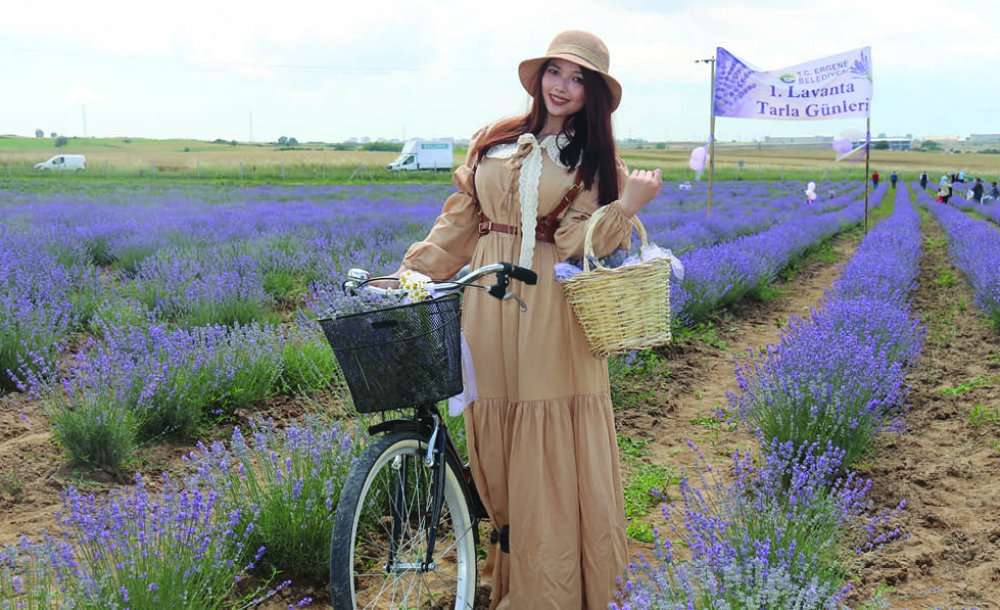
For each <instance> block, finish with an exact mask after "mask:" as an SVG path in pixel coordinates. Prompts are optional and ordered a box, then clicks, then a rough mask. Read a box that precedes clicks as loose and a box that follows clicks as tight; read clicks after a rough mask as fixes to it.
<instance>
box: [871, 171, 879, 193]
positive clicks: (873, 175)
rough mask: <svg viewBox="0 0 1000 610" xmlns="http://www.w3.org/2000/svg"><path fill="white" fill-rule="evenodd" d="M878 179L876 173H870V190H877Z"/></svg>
mask: <svg viewBox="0 0 1000 610" xmlns="http://www.w3.org/2000/svg"><path fill="white" fill-rule="evenodd" d="M878 178H879V176H878V171H874V172H872V188H873V189H877V188H878Z"/></svg>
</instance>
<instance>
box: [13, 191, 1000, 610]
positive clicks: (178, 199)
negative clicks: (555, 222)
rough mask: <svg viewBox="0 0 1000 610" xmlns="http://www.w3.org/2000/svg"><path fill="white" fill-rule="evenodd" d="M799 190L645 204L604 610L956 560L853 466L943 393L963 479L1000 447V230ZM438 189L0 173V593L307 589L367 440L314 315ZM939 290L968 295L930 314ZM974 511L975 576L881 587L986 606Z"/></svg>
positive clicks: (881, 451)
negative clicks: (996, 326)
mask: <svg viewBox="0 0 1000 610" xmlns="http://www.w3.org/2000/svg"><path fill="white" fill-rule="evenodd" d="M803 191H804V184H803V183H801V182H797V181H787V182H749V181H747V182H744V181H739V182H722V183H717V184H716V187H715V202H714V205H713V210H712V214H711V215H710V216H706V214H705V211H704V198H705V186H704V184H703V183H696V184H694V186H693V188H692V189H691V190H681V189H680V188H679V187H678V185H676V184H667V185H665V188H664V190H663V192H662V194H661V195H660V197H659V198H658V199H657V200H655V201H654V202H653V203H652V204H650V206H649V207H648V208H646V210H644V212H643V213H642V214H641V219H642V221H643V223H644V224H645V226H646V228H647V230H648V232H649V240H650V241H651V242H655V243H656V244H658V245H660V246H662V247H664V248H670V249H672V251H673V252H674V253H675V254H676V255H677V256H678V257H679V258H680V260H681V262H682V263H683V265H684V269H685V273H684V277H683V279H679V278H674V280H673V286H671V295H670V299H671V303H670V305H671V307H670V310H671V316H672V320H671V322H672V324H673V326H674V328H675V329H676V331H677V333H676V334H677V335H678V336H680V337H682V340H681V341H679V342H678V343H677V344H676V345H673V346H670V347H668V348H665V349H661V350H656V351H647V352H642V353H638V354H630V355H627V356H624V357H616V358H613V359H612V360H611V362H610V366H611V372H612V379H613V391H614V395H615V401H616V411H617V417H618V426H619V443H620V446H621V448H622V455H623V458H622V459H623V468H624V471H625V474H626V477H627V480H626V513H627V514H628V515H629V518H630V520H631V523H630V526H629V533H630V535H632V538H633V544H634V548H633V549H632V550H633V551H635V552H636V559H635V562H634V563H633V565H632V566H631V567H630V571H629V573H628V574H623V575H622V579H621V590H620V592H619V597H618V600H617V602H616V604H614V606H615V607H618V608H621V609H623V610H624V609H625V608H629V609H647V608H649V609H652V608H664V609H666V608H670V609H673V608H713V609H715V608H718V609H722V608H755V609H757V608H817V609H818V608H842V607H865V608H876V607H897V606H896V605H894V604H896V603H897V602H898V600H899V599H904V598H893V597H892V594H893V591H892V590H891V589H890V588H887V587H888V585H886V583H890V584H891V583H896V585H899V584H900V583H904V582H907V579H905V578H904V579H903V580H899V578H898V570H897V571H896V572H892V569H891V568H887V567H886V565H885V561H886V560H885V559H884V558H885V557H886V556H889V557H895V558H896V563H897V564H899V565H903V566H904V568H905V569H906V570H910V571H909V572H906V571H905V570H904V572H905V573H907V574H910V575H911V576H912V577H913V578H911V579H910V581H911V582H912V581H913V580H914V578H916V577H917V576H918V575H922V576H924V577H926V578H929V579H939V580H940V582H941V583H944V582H945V581H946V580H947V574H948V573H949V572H946V570H952V571H958V570H961V569H963V568H964V567H966V564H965V563H963V562H962V560H961V559H954V558H951V557H952V555H950V554H949V553H950V551H951V550H952V549H953V547H952V546H948V545H947V544H946V543H940V544H941V545H944V550H941V549H940V548H936V547H935V546H934V545H935V544H937V541H936V539H934V540H931V539H930V538H928V539H927V540H929V542H928V544H930V548H931V550H930V551H927V550H926V549H924V548H923V547H921V546H920V545H921V543H923V542H924V541H925V540H924V539H923V538H921V536H923V535H924V534H926V531H925V530H923V529H920V528H921V527H922V526H920V525H919V524H920V523H924V520H925V518H926V514H927V513H925V512H923V511H931V512H933V509H931V508H929V506H932V505H931V504H929V503H927V502H924V501H923V500H921V498H922V496H920V494H919V493H916V492H914V493H916V499H917V506H916V509H914V507H913V506H912V505H909V506H908V503H910V502H911V497H910V496H911V490H910V488H908V487H906V486H900V485H899V484H898V481H899V480H903V479H905V477H902V475H901V474H900V473H901V472H903V467H902V466H900V467H899V470H892V469H891V468H890V466H886V467H885V468H881V467H880V464H883V463H884V464H890V463H892V462H891V461H884V462H883V459H884V458H883V457H882V456H884V455H886V453H887V452H888V453H891V452H892V451H891V450H890V449H887V446H886V443H897V445H895V446H896V447H899V446H901V445H902V446H907V447H909V448H911V449H913V450H914V451H915V450H916V449H919V447H921V446H923V445H922V443H923V442H924V440H923V437H922V436H921V431H920V430H915V429H914V428H913V427H912V426H911V425H910V424H908V422H909V421H910V420H911V419H913V418H917V419H916V420H915V421H919V418H920V417H921V413H923V411H924V410H927V409H931V408H937V405H938V403H939V402H940V401H949V402H947V405H948V408H951V409H953V410H954V413H953V414H952V416H950V417H951V418H952V419H954V420H955V422H957V424H956V425H959V426H969V427H971V429H972V430H973V434H971V436H970V441H969V442H974V443H975V445H974V450H973V449H971V448H969V447H966V448H965V449H966V452H965V453H964V454H963V456H964V458H965V459H967V460H970V462H969V463H970V464H973V466H971V468H973V470H976V469H979V468H987V467H989V466H992V467H994V468H995V467H996V466H997V465H1000V411H998V409H1000V372H998V369H1000V350H997V349H996V336H997V335H996V334H995V333H996V331H995V330H993V329H991V328H990V326H989V318H990V317H992V319H993V320H994V322H995V321H996V320H997V319H998V318H997V316H998V315H1000V314H998V311H1000V305H998V303H1000V283H998V281H1000V280H998V276H997V273H996V269H997V268H998V267H997V266H996V264H995V263H996V257H995V256H994V255H995V254H997V253H1000V228H998V227H997V226H995V225H993V224H991V223H989V222H987V221H985V220H981V219H977V218H973V217H972V216H970V215H969V214H968V213H967V212H963V211H960V210H958V209H955V208H954V207H950V206H940V205H936V204H932V203H930V201H929V200H928V199H927V198H926V194H925V193H918V192H916V191H913V192H911V191H910V189H909V188H908V187H907V186H906V185H905V184H901V185H900V186H899V188H896V189H890V188H889V185H888V184H885V183H883V184H881V185H880V186H879V188H878V189H877V190H876V191H875V192H873V193H872V194H871V204H870V206H871V209H870V213H871V223H870V224H871V230H870V231H869V232H868V233H867V234H863V233H862V231H861V230H860V225H861V223H862V221H863V220H864V218H865V209H864V185H863V184H861V183H853V182H843V183H821V184H820V185H819V187H818V188H817V192H818V193H819V195H820V197H819V199H818V200H817V201H816V202H814V203H812V204H807V203H806V201H805V197H804V195H803ZM450 192H451V188H450V187H447V186H439V185H379V186H372V187H349V186H324V185H313V186H304V187H292V186H260V187H252V188H232V187H219V186H211V187H209V186H204V185H190V186H184V187H171V188H162V187H160V188H153V187H152V186H137V185H136V184H132V185H129V186H127V187H123V188H121V189H116V190H110V191H109V190H106V189H105V190H98V189H95V188H89V187H86V186H84V187H79V188H75V189H72V190H64V191H50V192H29V191H2V190H0V513H2V514H3V517H0V610H7V609H8V608H9V609H14V608H77V607H87V608H140V609H145V608H165V607H176V608H245V607H255V606H261V607H268V608H278V607H285V606H289V607H291V606H298V607H326V606H327V605H328V604H329V601H330V600H329V597H328V593H327V592H326V589H325V587H326V579H327V574H328V572H327V571H328V565H329V559H330V557H329V553H330V549H329V539H330V530H331V527H332V515H333V514H334V513H335V511H336V510H337V506H336V505H337V499H338V496H339V493H340V488H341V485H342V482H343V480H344V477H345V473H346V471H347V468H348V467H349V465H350V463H351V460H352V459H353V458H354V456H355V455H357V453H358V452H359V451H360V450H361V449H363V448H364V446H365V444H366V438H365V435H364V432H363V426H362V425H361V424H362V423H363V422H361V421H360V420H359V418H357V417H356V416H355V415H354V414H353V412H352V410H351V408H350V399H349V396H347V395H346V393H345V390H344V385H343V383H342V382H341V381H340V376H339V372H338V370H337V365H336V363H335V361H334V358H333V354H332V352H331V350H330V348H329V346H328V344H327V343H326V340H325V339H324V337H323V335H322V333H321V331H320V330H319V327H318V325H317V324H316V323H315V319H316V317H317V316H319V315H322V314H324V313H326V312H327V310H328V309H329V308H330V307H331V305H333V304H336V303H337V302H338V299H339V298H340V297H339V296H338V290H339V289H338V286H339V284H340V282H341V281H342V280H343V279H344V278H345V274H346V271H347V270H348V269H349V268H351V267H363V268H366V269H368V270H370V271H372V272H373V273H375V274H380V273H387V272H391V271H393V270H394V269H395V268H396V267H397V266H398V264H399V261H400V259H401V257H402V255H403V253H404V252H405V250H406V248H407V247H408V245H409V244H410V243H412V242H413V241H415V240H417V239H420V238H422V237H423V236H424V235H425V234H426V231H427V230H428V228H429V226H430V225H431V223H432V222H433V221H434V218H435V217H436V215H437V214H438V212H439V211H440V207H441V203H442V202H443V201H444V199H445V198H446V197H447V196H448V194H449V193H450ZM920 209H926V210H929V212H926V211H918V210H920ZM928 227H932V229H931V230H933V231H938V232H940V231H941V230H942V229H943V235H945V236H946V238H947V247H948V251H947V253H945V252H944V250H942V249H941V248H940V247H938V246H940V245H941V244H944V243H945V241H944V238H941V240H940V243H938V242H934V241H931V242H928V241H927V240H928V237H927V235H926V231H928ZM939 227H940V228H939ZM935 239H937V238H935ZM928 243H930V244H931V245H930V247H928V245H927V244H928ZM934 257H937V258H934ZM949 257H950V260H949ZM929 260H933V261H936V262H935V263H934V264H937V265H942V266H948V268H949V269H950V268H952V267H951V266H950V265H952V262H951V261H953V264H954V266H955V267H954V269H956V270H955V271H954V272H953V274H952V277H951V283H947V284H946V283H945V282H944V281H937V276H935V277H933V278H930V279H927V278H925V277H924V276H925V275H927V273H929V272H928V271H927V268H928V265H929V264H930V263H928V261H929ZM942 268H943V267H942ZM935 269H936V267H935ZM941 291H948V292H949V294H958V292H959V291H966V292H967V293H968V294H969V295H974V296H971V297H970V298H969V302H968V303H967V306H966V308H965V309H962V310H961V312H960V314H958V313H953V318H951V319H946V318H945V317H944V316H945V313H944V312H945V309H943V308H944V307H945V306H944V305H939V304H938V301H935V300H934V299H935V298H937V297H934V298H932V297H931V296H930V295H938V294H939V293H940V292H941ZM963 294H964V293H963ZM955 316H959V317H957V318H956V317H955ZM995 323H996V322H995ZM959 324H967V325H969V327H970V328H972V327H974V328H977V329H980V330H978V331H977V332H979V333H981V334H979V335H976V336H979V337H987V338H988V337H991V336H992V337H993V343H992V345H990V344H989V342H988V341H987V342H985V343H984V342H983V341H978V342H972V341H969V342H967V343H962V342H961V340H960V339H957V338H956V336H958V335H959V333H958V332H957V331H955V330H954V328H957V326H956V325H959ZM977 325H979V326H977ZM942 329H943V330H942ZM949 329H952V330H949ZM948 332H951V333H952V334H951V336H946V334H947V333H948ZM990 333H992V335H991V334H990ZM966 334H968V333H966ZM973 343H975V344H976V345H975V347H971V346H972V345H973ZM980 344H982V345H980ZM963 346H964V347H963ZM945 349H947V350H951V351H941V350H945ZM955 349H957V350H958V351H954V350H955ZM963 350H964V351H965V352H967V353H965V354H964V355H963V353H962V352H963ZM970 350H975V351H970ZM938 358H941V362H938ZM965 359H969V363H968V365H966V363H965ZM991 363H992V364H991ZM942 371H945V373H943V374H944V375H945V378H941V375H942ZM931 372H933V374H934V375H935V376H937V377H938V378H939V381H938V382H937V383H938V385H936V386H929V385H928V387H926V388H925V381H924V380H925V379H926V378H928V376H930V375H931ZM970 379H971V380H973V381H970ZM926 384H930V382H929V381H928V382H926ZM942 384H944V385H942ZM963 384H966V385H963ZM973 409H976V410H975V411H974V412H973V411H971V410H973ZM970 413H971V414H970ZM949 421H950V420H949ZM449 425H452V427H453V428H454V430H455V431H456V433H458V434H459V436H460V437H461V420H460V419H456V420H454V421H452V422H450V424H449ZM889 438H891V439H894V440H892V441H887V440H886V439H889ZM908 438H912V439H913V440H910V441H908V440H906V439H908ZM970 447H971V446H970ZM906 455H908V456H910V459H911V463H912V461H915V460H918V459H919V457H917V455H916V454H911V453H907V454H906ZM938 459H940V460H941V461H940V463H931V462H928V464H927V469H932V468H933V467H936V465H935V464H938V465H939V464H943V463H946V462H947V460H949V459H950V457H949V455H948V454H947V453H944V454H942V455H940V456H938ZM940 470H942V471H943V470H944V467H943V466H942V467H941V468H940ZM932 472H935V473H937V472H938V471H937V470H932ZM907 476H909V475H907ZM965 480H966V483H965V484H963V485H964V486H971V485H973V484H975V485H976V486H977V487H978V489H980V490H981V493H984V494H986V495H985V496H981V502H982V506H981V508H982V509H985V508H986V507H987V506H995V507H1000V489H998V488H997V484H996V483H995V482H993V483H992V484H991V483H988V482H986V483H984V482H983V479H982V478H981V477H977V476H972V475H970V477H967V478H966V479H965ZM890 481H895V483H890ZM949 484H952V483H949ZM917 485H919V484H917ZM964 486H963V489H964V488H965V487H964ZM963 497H964V496H963ZM914 510H916V511H918V512H917V514H915V515H912V516H911V513H913V511H914ZM980 512H982V511H980ZM961 514H963V515H964V513H961ZM996 514H1000V513H992V514H980V515H978V516H977V517H975V518H972V519H968V520H966V521H964V523H965V525H964V526H963V527H966V528H970V527H974V528H978V529H975V531H974V532H973V533H970V534H969V535H970V536H978V537H981V538H982V540H983V542H982V544H983V545H984V546H982V547H980V546H976V547H975V548H977V549H980V550H979V551H977V552H978V555H977V556H978V557H979V558H980V560H981V561H982V562H983V564H982V565H986V566H988V567H989V568H990V569H994V570H995V572H990V571H989V570H986V571H983V572H982V576H977V577H976V579H975V580H969V581H968V582H966V583H965V584H966V586H964V587H963V588H956V587H951V588H949V587H948V586H945V585H944V584H941V585H940V586H939V587H938V588H937V589H935V590H933V591H930V589H928V590H927V591H925V592H924V593H922V595H923V597H920V596H919V595H918V593H917V592H915V591H908V592H906V593H905V594H906V595H909V596H910V597H908V598H905V599H908V600H910V601H911V602H912V600H918V601H917V602H912V603H920V604H922V603H925V602H926V603H936V604H941V605H945V604H952V605H955V606H957V605H958V604H969V605H976V606H978V607H983V608H989V607H996V606H991V605H989V604H990V603H992V602H993V601H995V600H997V599H1000V547H997V548H992V547H990V546H989V545H990V544H993V545H994V547H995V546H996V543H995V540H994V542H993V543H990V542H988V540H989V539H990V538H989V536H990V532H991V531H995V532H1000V520H998V519H1000V518H998V517H996ZM940 518H942V519H945V520H946V521H948V522H950V523H953V524H954V526H955V527H959V521H960V519H959V513H954V514H953V513H948V514H947V515H946V516H944V517H940ZM993 528H995V529H993ZM962 531H965V530H962ZM970 531H971V530H970ZM926 535H927V536H931V535H933V534H926ZM903 540H907V542H905V543H904V542H903ZM975 540H976V541H978V540H979V538H976V539H975ZM958 544H960V545H961V544H963V543H961V542H959V543H958ZM964 544H965V546H966V547H967V548H968V547H969V545H970V544H972V543H970V542H968V540H966V542H965V543H964ZM976 544H978V542H977V543H976ZM907 545H908V546H907ZM939 546H940V545H939ZM913 548H917V549H918V551H914V552H912V553H910V552H909V551H908V550H906V549H913ZM900 549H903V550H900ZM935 549H936V550H935ZM934 552H940V556H939V555H934V558H935V561H936V566H937V567H935V568H930V567H928V568H926V569H925V568H920V567H917V566H918V564H917V563H916V562H917V559H918V558H919V557H920V556H921V553H925V554H926V553H934ZM898 553H902V556H901V558H900V557H897V555H894V554H898ZM949 558H951V559H949ZM949 562H950V563H949ZM920 565H923V564H920ZM893 574H895V575H896V576H895V577H894V576H893ZM976 574H979V572H976ZM994 575H995V576H994ZM990 579H994V580H990ZM934 582H938V580H935V581H934ZM990 582H993V583H995V584H993V585H989V583H990ZM989 586H993V587H994V588H993V589H992V591H994V592H996V596H993V595H992V593H991V590H990V588H989ZM977 591H979V593H978V595H979V597H976V595H977V593H976V592H977ZM897 593H898V592H897ZM899 595H903V594H902V593H899ZM900 603H902V602H900ZM900 607H905V606H900ZM921 607H922V606H921Z"/></svg>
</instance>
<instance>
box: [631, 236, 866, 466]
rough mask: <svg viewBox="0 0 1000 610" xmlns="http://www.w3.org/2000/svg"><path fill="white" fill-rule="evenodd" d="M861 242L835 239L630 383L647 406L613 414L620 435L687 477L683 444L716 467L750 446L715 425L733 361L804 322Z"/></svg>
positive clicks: (690, 457)
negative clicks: (773, 289) (658, 369)
mask: <svg viewBox="0 0 1000 610" xmlns="http://www.w3.org/2000/svg"><path fill="white" fill-rule="evenodd" d="M860 240H861V234H860V232H859V231H852V232H850V233H847V234H845V235H843V236H840V237H838V238H835V239H834V240H833V241H832V242H831V245H832V250H833V252H832V256H830V257H829V258H827V260H825V261H824V260H812V261H810V262H808V263H806V264H805V265H804V266H803V268H802V269H801V270H800V271H799V273H797V274H796V275H795V276H794V277H793V278H791V279H790V280H788V281H786V282H779V283H778V284H777V288H778V296H777V297H776V298H774V299H772V300H769V301H766V302H751V303H746V304H743V305H740V306H739V307H737V308H736V309H735V310H734V311H732V312H731V313H728V314H725V315H724V317H723V318H722V319H720V320H719V321H718V322H717V323H716V324H715V325H714V332H712V331H710V333H709V335H708V340H707V341H706V340H704V339H702V340H695V341H692V342H685V343H681V344H678V345H677V346H674V347H671V348H669V349H668V350H666V351H664V352H663V355H664V357H665V362H664V363H663V364H664V366H665V368H666V369H667V370H668V371H669V373H666V374H663V375H660V376H659V377H654V378H651V379H637V380H636V381H635V383H634V384H632V385H631V387H630V388H629V393H632V394H634V395H636V396H640V397H643V398H646V401H644V402H643V403H642V404H641V405H640V406H638V407H636V408H626V409H619V410H618V413H617V419H618V426H619V433H620V434H624V435H628V436H634V437H639V438H643V439H646V440H648V441H649V445H648V446H649V448H650V450H651V454H650V456H649V459H650V461H652V462H654V463H657V464H663V465H668V466H670V467H673V468H684V469H688V470H689V471H690V469H691V468H696V467H697V462H696V457H695V455H694V454H693V453H692V451H691V450H690V449H689V448H688V446H687V440H688V439H690V440H692V441H694V442H695V443H697V444H698V445H699V446H700V447H701V448H702V450H703V451H704V452H705V454H706V456H707V457H708V459H709V460H710V461H712V462H713V463H717V464H718V463H722V462H726V461H728V460H729V459H730V457H731V455H732V452H733V450H734V449H737V448H739V449H743V450H748V449H751V448H753V447H755V446H756V441H755V439H754V438H753V437H752V436H751V435H750V434H749V433H747V432H744V431H742V430H740V431H732V430H729V429H728V426H727V425H725V424H720V423H719V422H718V421H717V420H716V419H715V415H716V412H717V410H718V409H719V407H724V406H726V404H727V399H726V395H727V393H729V392H735V391H736V390H737V385H736V376H735V374H734V367H733V365H734V360H735V359H737V358H739V359H742V358H745V357H746V356H747V353H748V351H754V352H756V351H758V350H760V349H761V348H763V347H765V346H766V345H768V344H773V343H777V342H778V340H779V338H780V335H781V332H782V329H783V328H784V327H785V326H786V324H787V322H788V319H789V318H790V317H794V316H799V317H803V316H806V315H808V314H809V311H810V309H812V308H814V307H816V306H817V305H819V302H820V300H821V298H822V296H823V293H824V291H826V290H827V289H828V288H829V287H830V285H831V284H832V283H833V281H834V280H835V279H836V278H837V277H838V276H839V275H840V272H841V270H842V269H843V265H844V264H845V263H846V262H847V261H848V260H850V257H851V255H852V254H853V253H854V250H855V249H856V248H857V246H858V243H859V242H860ZM830 259H832V262H831V260H830Z"/></svg>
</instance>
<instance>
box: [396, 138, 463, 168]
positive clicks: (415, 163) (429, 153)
mask: <svg viewBox="0 0 1000 610" xmlns="http://www.w3.org/2000/svg"><path fill="white" fill-rule="evenodd" d="M453 155H454V150H453V147H452V143H451V141H450V140H410V141H408V142H407V143H406V144H404V145H403V152H401V153H400V154H399V157H397V158H396V160H395V161H393V162H392V163H390V164H389V165H387V166H386V169H388V170H389V171H393V172H400V171H416V170H421V169H446V170H450V169H451V167H452V161H453V159H454V157H453Z"/></svg>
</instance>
